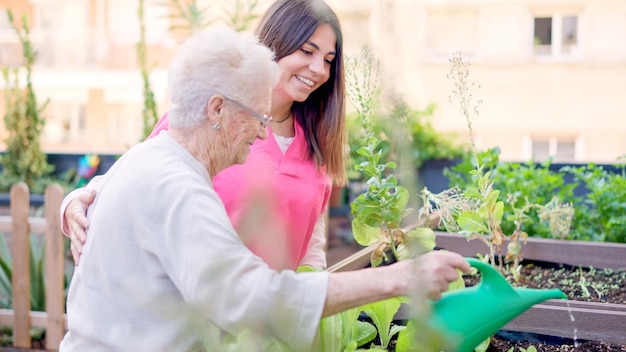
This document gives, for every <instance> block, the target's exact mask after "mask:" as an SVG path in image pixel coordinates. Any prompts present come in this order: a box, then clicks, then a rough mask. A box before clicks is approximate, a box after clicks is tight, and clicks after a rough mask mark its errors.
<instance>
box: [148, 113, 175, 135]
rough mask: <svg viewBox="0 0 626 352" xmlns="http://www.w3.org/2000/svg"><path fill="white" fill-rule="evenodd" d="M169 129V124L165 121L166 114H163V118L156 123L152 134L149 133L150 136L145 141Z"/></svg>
mask: <svg viewBox="0 0 626 352" xmlns="http://www.w3.org/2000/svg"><path fill="white" fill-rule="evenodd" d="M169 127H170V123H169V121H168V120H167V113H165V114H163V116H161V118H160V119H159V121H157V123H156V125H154V128H153V129H152V132H151V133H150V135H149V136H148V138H146V139H150V138H152V137H154V136H156V135H158V134H159V133H161V131H167V130H168V129H169Z"/></svg>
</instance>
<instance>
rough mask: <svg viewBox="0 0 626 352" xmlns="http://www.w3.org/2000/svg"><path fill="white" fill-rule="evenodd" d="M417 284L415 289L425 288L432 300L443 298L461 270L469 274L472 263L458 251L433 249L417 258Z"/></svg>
mask: <svg viewBox="0 0 626 352" xmlns="http://www.w3.org/2000/svg"><path fill="white" fill-rule="evenodd" d="M416 268H417V273H416V275H417V278H418V280H417V285H418V287H415V288H414V289H418V290H424V291H423V292H424V293H426V297H428V298H430V299H432V300H438V299H440V298H441V294H442V293H444V292H446V291H447V290H448V286H449V285H450V283H451V282H454V281H456V280H457V279H458V278H459V273H458V271H457V270H460V271H461V272H463V273H466V274H468V273H469V272H470V270H471V267H470V264H469V263H468V262H467V260H465V258H463V256H461V255H460V254H458V253H454V252H448V251H431V252H428V253H424V254H423V255H421V256H420V257H419V258H417V259H416Z"/></svg>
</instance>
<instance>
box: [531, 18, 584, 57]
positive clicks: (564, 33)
mask: <svg viewBox="0 0 626 352" xmlns="http://www.w3.org/2000/svg"><path fill="white" fill-rule="evenodd" d="M533 31H534V33H533V34H534V35H533V49H534V53H535V55H536V56H539V57H542V56H543V57H552V58H559V57H567V56H571V55H575V54H576V53H577V49H578V44H579V43H578V16H576V15H562V14H555V15H551V16H536V17H535V18H534V28H533Z"/></svg>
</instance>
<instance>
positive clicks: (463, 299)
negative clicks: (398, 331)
mask: <svg viewBox="0 0 626 352" xmlns="http://www.w3.org/2000/svg"><path fill="white" fill-rule="evenodd" d="M466 259H467V261H468V262H469V263H470V265H471V266H473V267H475V268H476V269H478V271H480V273H481V275H482V279H481V282H480V283H479V284H478V285H476V286H473V287H469V288H466V289H462V290H456V291H451V292H447V293H445V294H444V295H443V296H442V298H441V299H440V300H438V301H436V302H434V303H433V304H432V308H433V309H432V314H431V317H430V320H429V323H430V325H431V326H432V327H433V328H435V329H436V330H437V331H440V332H442V333H443V334H444V336H445V337H446V338H447V339H446V341H449V342H452V343H453V344H454V345H455V346H458V349H457V351H458V352H472V351H474V348H475V347H476V346H478V345H479V344H480V343H481V342H483V341H484V340H486V339H487V338H488V337H489V336H491V335H493V334H495V333H496V332H497V331H498V330H499V329H500V328H501V327H503V326H504V325H506V323H508V322H509V321H511V320H513V319H515V317H517V316H518V315H520V314H522V313H523V312H524V311H526V310H527V309H529V308H530V307H531V306H533V305H534V304H537V303H540V302H543V301H545V300H547V299H557V298H560V299H567V296H566V295H565V294H564V293H563V291H561V290H558V289H550V290H539V289H529V288H513V287H512V286H511V285H510V284H509V283H508V282H507V281H506V279H505V278H504V277H503V276H502V275H501V274H500V273H499V272H498V271H497V270H496V269H494V268H493V267H491V265H489V264H487V263H483V262H481V261H480V260H478V259H475V258H466Z"/></svg>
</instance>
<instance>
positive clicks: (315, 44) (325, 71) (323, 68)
mask: <svg viewBox="0 0 626 352" xmlns="http://www.w3.org/2000/svg"><path fill="white" fill-rule="evenodd" d="M336 42H337V37H336V36H335V32H334V31H333V28H332V27H331V26H330V25H329V24H321V25H320V26H319V27H317V29H316V30H315V32H314V33H313V35H312V36H311V38H309V40H307V41H306V42H305V43H304V44H303V45H302V46H301V47H300V48H299V49H298V50H296V51H294V52H293V53H291V54H289V55H287V56H285V57H283V58H282V59H280V60H278V67H279V69H280V78H279V80H278V83H277V85H276V87H275V88H274V93H278V94H281V95H282V96H283V98H284V99H285V100H289V101H292V102H293V101H298V102H303V101H305V100H306V99H307V98H308V97H309V94H311V92H313V91H314V90H316V89H317V88H319V87H320V86H321V85H322V84H324V83H325V82H326V81H328V78H329V77H330V68H331V63H332V61H333V60H334V59H335V55H336V52H335V45H336Z"/></svg>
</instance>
